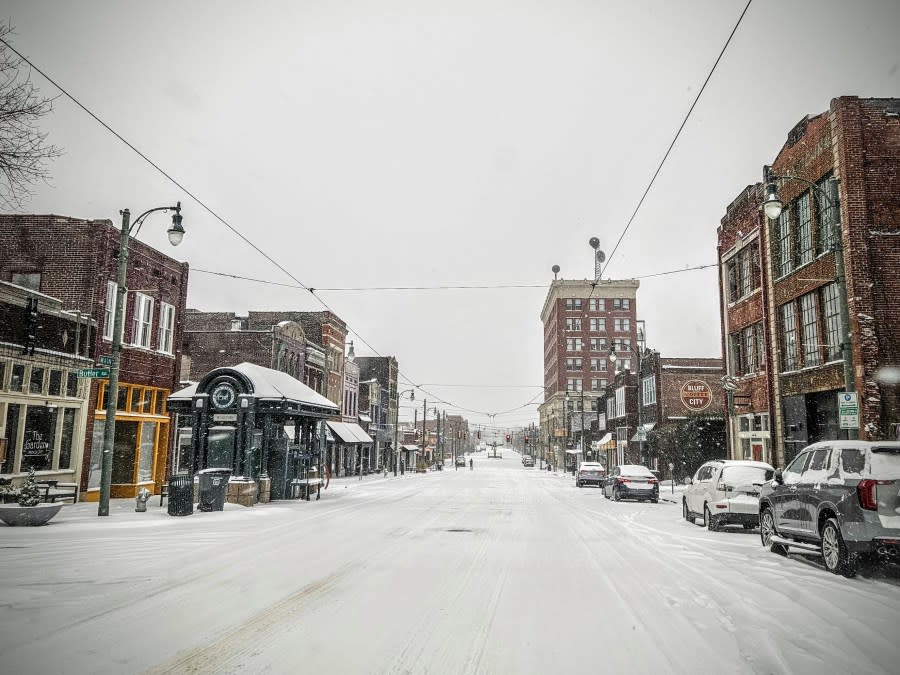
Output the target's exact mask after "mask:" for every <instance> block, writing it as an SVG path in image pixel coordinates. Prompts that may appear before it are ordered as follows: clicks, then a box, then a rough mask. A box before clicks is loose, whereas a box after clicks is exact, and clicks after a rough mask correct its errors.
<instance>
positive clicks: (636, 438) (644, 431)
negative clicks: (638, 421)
mask: <svg viewBox="0 0 900 675" xmlns="http://www.w3.org/2000/svg"><path fill="white" fill-rule="evenodd" d="M655 426H656V422H647V424H642V425H641V426H640V428H639V429H638V431H637V433H636V434H635V435H634V438H632V439H631V440H632V441H641V440H643V441H646V440H647V432H648V431H650V430H651V429H652V428H653V427H655ZM642 437H643V438H642Z"/></svg>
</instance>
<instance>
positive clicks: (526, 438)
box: [525, 434, 528, 443]
mask: <svg viewBox="0 0 900 675" xmlns="http://www.w3.org/2000/svg"><path fill="white" fill-rule="evenodd" d="M525 442H526V443H527V442H528V434H525Z"/></svg>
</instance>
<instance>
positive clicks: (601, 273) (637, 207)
mask: <svg viewBox="0 0 900 675" xmlns="http://www.w3.org/2000/svg"><path fill="white" fill-rule="evenodd" d="M752 2H753V0H747V5H746V6H745V7H744V11H743V12H741V15H740V17H738V20H737V23H736V24H734V28H732V29H731V34H730V35H729V36H728V39H727V40H725V44H724V46H723V47H722V50H721V51H720V52H719V56H718V58H716V62H715V63H714V64H713V66H712V68H711V69H710V71H709V74H708V75H707V76H706V80H704V81H703V86H702V87H700V91H698V92H697V96H696V97H695V98H694V102H693V103H692V104H691V107H690V109H689V110H688V111H687V115H685V116H684V119H683V120H682V122H681V126H680V127H678V131H677V132H676V133H675V138H673V139H672V142H671V143H670V144H669V148H668V150H666V154H665V155H663V158H662V161H660V163H659V166H657V167H656V171H655V172H654V173H653V177H652V178H651V179H650V183H649V184H648V185H647V189H646V190H644V194H642V195H641V198H640V200H639V201H638V204H637V206H636V207H635V209H634V213H632V214H631V218H629V219H628V223H626V225H625V229H624V230H622V234H621V235H619V239H618V241H616V245H615V246H614V247H613V250H612V253H610V254H609V256H607V258H606V264H605V265H604V266H603V268H602V269H601V271H600V276H601V277H602V276H603V272H605V271H606V268H607V267H609V264H610V263H611V262H612V258H613V256H614V255H615V254H616V251H618V250H619V245H620V244H621V243H622V240H623V239H624V238H625V235H626V234H627V233H628V229H629V228H630V227H631V223H633V222H634V219H635V217H636V216H637V214H638V211H640V209H641V206H642V205H643V203H644V200H645V199H646V198H647V195H648V194H649V192H650V188H652V187H653V183H654V182H656V177H657V176H658V175H659V172H660V171H662V168H663V165H664V164H665V163H666V159H668V157H669V153H671V152H672V148H674V147H675V142H676V141H677V140H678V137H679V136H680V135H681V131H682V130H683V129H684V126H685V125H686V124H687V121H688V120H689V119H690V117H691V113H692V112H694V108H695V107H696V106H697V102H698V101H699V100H700V97H701V96H702V95H703V91H704V90H705V89H706V85H707V84H709V80H710V78H712V76H713V73H714V72H716V67H717V66H718V65H719V61H721V60H722V57H723V56H724V55H725V50H726V49H728V45H729V44H731V38H733V37H734V34H735V33H736V32H737V29H738V27H739V26H740V25H741V21H743V20H744V16H745V15H746V14H747V10H748V9H750V5H751V4H752Z"/></svg>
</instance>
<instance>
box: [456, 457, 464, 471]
mask: <svg viewBox="0 0 900 675" xmlns="http://www.w3.org/2000/svg"><path fill="white" fill-rule="evenodd" d="M456 466H461V467H463V468H464V469H465V468H466V458H465V457H463V456H462V455H460V456H459V457H457V458H456Z"/></svg>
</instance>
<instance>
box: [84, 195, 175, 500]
mask: <svg viewBox="0 0 900 675" xmlns="http://www.w3.org/2000/svg"><path fill="white" fill-rule="evenodd" d="M156 211H174V212H175V213H174V214H173V215H172V226H171V227H170V228H169V229H168V231H167V232H168V235H169V243H170V244H172V246H178V244H180V243H181V240H182V239H183V238H184V228H183V227H182V226H181V202H177V203H176V205H175V206H159V207H157V208H155V209H150V210H149V211H144V212H143V213H142V214H141V215H139V216H138V217H137V218H135V219H134V223H132V222H131V211H129V210H128V209H124V210H123V211H121V212H120V213H121V214H122V230H121V232H120V233H119V268H118V274H117V276H116V283H117V288H116V307H115V312H114V318H113V335H112V352H111V354H110V365H109V384H108V385H107V387H106V392H107V393H106V423H105V424H104V426H103V454H102V456H101V459H100V462H101V463H100V501H99V504H98V507H97V515H98V516H108V515H109V494H110V488H111V486H112V464H113V445H114V443H115V437H116V403H117V402H118V399H119V364H120V363H121V355H122V332H123V330H122V329H123V324H124V322H125V303H126V300H127V297H128V288H127V287H126V277H127V272H128V244H129V242H130V241H131V238H132V237H136V236H137V235H138V232H140V229H141V225H143V224H144V219H145V218H146V217H147V216H149V215H150V214H151V213H155V212H156ZM132 233H133V234H132Z"/></svg>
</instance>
